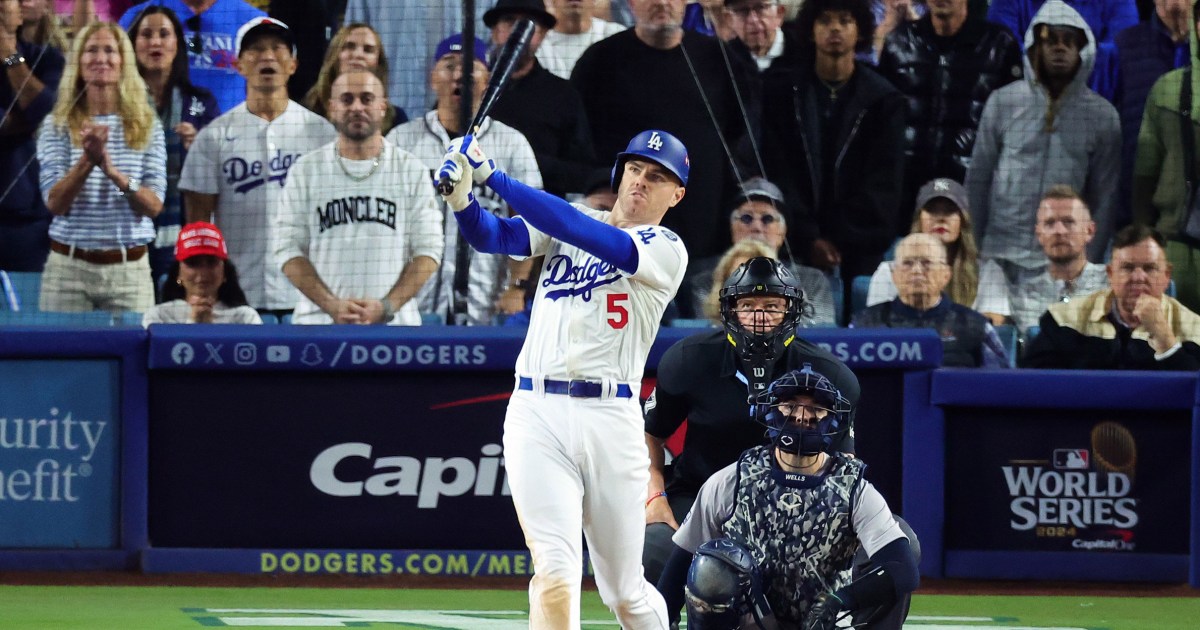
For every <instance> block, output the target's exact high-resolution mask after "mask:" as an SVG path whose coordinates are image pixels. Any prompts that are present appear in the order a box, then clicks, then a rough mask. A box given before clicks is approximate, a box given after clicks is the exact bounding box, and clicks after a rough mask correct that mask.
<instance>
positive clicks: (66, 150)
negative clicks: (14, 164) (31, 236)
mask: <svg viewBox="0 0 1200 630" xmlns="http://www.w3.org/2000/svg"><path fill="white" fill-rule="evenodd" d="M92 123H93V124H96V125H107V126H108V154H109V156H111V157H112V161H113V165H114V166H115V167H116V168H117V170H118V171H120V172H121V173H124V174H125V175H126V176H127V177H129V178H130V180H137V181H138V182H140V186H141V187H142V188H146V189H149V190H152V191H154V196H155V197H158V199H159V200H162V199H163V197H164V196H165V194H166V189H167V150H166V144H165V140H164V138H163V130H162V125H161V124H159V122H158V119H157V118H155V119H154V120H153V125H154V126H153V128H152V129H151V133H150V143H149V144H148V145H146V148H145V150H142V151H138V150H135V149H131V148H129V146H128V145H126V144H125V127H124V125H122V124H121V117H120V116H119V115H117V114H106V115H103V116H94V117H93V118H92ZM81 155H83V148H82V147H79V146H75V145H73V144H72V143H71V135H70V131H69V130H68V129H67V128H65V127H59V126H57V125H55V124H54V121H53V120H52V119H51V118H49V117H47V118H46V120H45V121H43V122H42V127H41V130H40V131H39V132H38V141H37V156H38V163H39V164H40V166H41V176H40V184H41V189H42V199H43V200H46V199H48V197H49V194H50V189H51V188H52V187H54V185H55V184H57V183H58V182H60V181H62V179H63V177H64V176H66V174H67V171H68V170H70V168H71V165H72V164H74V163H75V162H76V161H77V160H79V157H80V156H81ZM50 238H52V239H54V240H56V241H58V242H60V243H66V244H68V245H75V246H76V247H79V248H81V249H120V248H127V247H133V246H135V245H142V244H145V243H149V242H150V241H153V240H154V222H153V221H152V220H150V218H149V217H145V216H142V215H140V214H137V213H136V212H134V211H133V209H132V208H131V207H130V206H129V201H128V200H127V199H125V197H124V196H123V195H121V191H120V190H119V189H118V188H117V185H116V184H114V183H113V182H112V180H110V179H109V178H108V177H107V176H106V175H105V174H104V172H103V171H101V170H100V168H99V167H96V168H93V169H92V171H91V172H90V173H88V176H87V179H86V180H85V181H84V184H83V189H82V190H80V191H79V195H78V196H76V197H75V201H73V202H72V203H71V210H70V212H68V213H67V214H66V216H56V217H54V221H53V222H52V223H51V224H50Z"/></svg>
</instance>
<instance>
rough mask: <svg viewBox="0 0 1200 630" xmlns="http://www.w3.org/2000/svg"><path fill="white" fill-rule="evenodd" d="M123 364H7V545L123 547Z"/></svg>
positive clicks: (3, 487)
mask: <svg viewBox="0 0 1200 630" xmlns="http://www.w3.org/2000/svg"><path fill="white" fill-rule="evenodd" d="M119 375H120V365H119V363H118V362H117V361H106V360H75V359H72V360H45V361H42V360H39V361H25V360H20V361H17V360H2V361H0V383H3V386H2V388H3V389H2V391H3V393H2V394H0V548H9V549H19V548H28V549H111V548H115V547H117V546H118V544H119V542H120V541H119V535H118V534H119V527H118V524H119V518H120V513H119V509H118V496H119V492H118V488H119V483H120V479H119V474H118V471H119V465H118V462H117V457H118V452H119V451H118V445H119V444H120V436H119V434H118V433H119V422H118V417H119V416H118V414H119V407H118V401H119V395H118V392H119V387H120V377H119Z"/></svg>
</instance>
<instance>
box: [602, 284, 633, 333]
mask: <svg viewBox="0 0 1200 630" xmlns="http://www.w3.org/2000/svg"><path fill="white" fill-rule="evenodd" d="M607 297H608V325H609V326H612V327H613V328H616V329H617V330H620V329H622V328H624V327H625V326H626V325H627V324H629V294H628V293H609V294H608V296H607Z"/></svg>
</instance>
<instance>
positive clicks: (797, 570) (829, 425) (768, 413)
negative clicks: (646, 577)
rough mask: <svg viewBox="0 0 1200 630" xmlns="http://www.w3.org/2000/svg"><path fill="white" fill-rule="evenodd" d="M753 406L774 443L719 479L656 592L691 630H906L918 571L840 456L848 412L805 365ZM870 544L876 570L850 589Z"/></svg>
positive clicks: (855, 465) (887, 517)
mask: <svg viewBox="0 0 1200 630" xmlns="http://www.w3.org/2000/svg"><path fill="white" fill-rule="evenodd" d="M753 403H754V414H755V417H756V418H757V419H759V421H760V422H762V423H763V424H765V425H766V426H767V433H768V435H769V436H770V438H771V443H770V444H768V445H764V446H757V447H754V448H751V449H748V450H746V451H745V452H743V453H742V455H741V457H739V458H738V461H736V462H734V463H733V464H731V465H729V466H727V467H725V468H723V469H721V470H720V471H718V472H717V473H715V474H714V475H713V476H712V477H710V478H709V479H708V481H706V482H705V483H704V486H703V487H702V488H701V489H700V494H699V496H698V497H697V498H696V503H695V504H694V505H693V506H692V509H691V511H690V512H689V513H688V515H687V518H686V519H684V522H683V524H682V525H681V526H680V528H679V531H678V532H676V533H675V536H674V537H673V539H672V540H673V541H674V542H675V544H676V549H675V550H674V552H673V553H672V555H671V557H670V558H669V559H668V560H667V565H666V568H665V569H664V570H663V575H662V578H661V579H660V580H659V583H658V588H659V590H660V591H662V593H663V597H664V598H665V599H666V601H667V610H668V611H669V613H670V614H671V620H672V623H673V624H677V623H678V621H679V610H680V608H681V607H682V606H683V604H684V601H685V600H686V603H687V610H688V615H687V617H688V619H687V620H688V623H687V627H688V629H689V630H735V629H739V628H746V629H749V628H763V629H765V630H772V629H775V628H779V629H781V630H798V629H801V628H802V629H804V630H828V629H831V628H833V627H834V624H835V623H836V622H837V621H838V619H839V617H842V616H846V615H850V614H852V613H853V614H854V617H855V621H856V623H855V627H867V628H879V629H883V628H888V629H889V630H899V629H900V628H901V626H902V625H903V622H904V618H905V617H906V616H907V605H908V601H909V594H910V593H912V591H913V590H915V589H916V588H917V585H918V583H919V581H920V577H919V575H918V573H917V563H916V559H915V557H914V554H913V549H912V548H911V546H910V543H909V539H908V537H907V536H905V534H904V532H903V531H902V530H901V528H900V526H899V524H898V523H897V522H896V519H895V518H894V517H893V516H892V512H891V510H889V509H888V506H887V503H886V502H885V501H884V499H883V497H882V496H881V495H880V494H879V492H878V491H877V490H875V487H874V486H872V485H871V483H870V482H868V481H867V480H866V479H864V478H863V472H864V471H865V470H866V464H864V463H863V462H862V461H861V460H858V459H855V458H853V457H850V456H848V455H845V454H843V453H840V452H837V451H836V450H834V449H833V448H832V445H833V444H835V443H837V439H838V438H839V437H840V436H841V434H842V433H843V432H844V431H846V430H847V429H848V424H849V416H850V403H849V401H847V400H846V398H845V397H844V396H842V394H841V393H840V392H839V391H838V390H837V388H836V387H834V385H833V383H831V382H830V381H829V379H827V378H825V377H824V376H823V375H821V374H819V373H817V372H814V371H813V369H812V366H811V365H810V364H804V367H803V368H801V369H799V370H792V371H790V372H788V373H787V374H784V375H783V376H782V377H781V378H779V379H778V380H776V381H775V382H773V383H771V385H770V386H769V387H768V388H767V389H766V391H764V392H762V393H760V394H758V395H757V396H756V397H755V398H754V399H753ZM860 544H861V546H862V547H863V549H865V551H866V553H867V555H868V556H869V559H870V565H869V567H868V568H867V569H866V570H865V571H864V572H863V574H862V575H861V576H859V577H857V578H856V579H855V580H854V581H853V582H850V581H849V579H848V575H849V571H847V569H849V568H850V565H851V561H852V560H853V558H854V554H855V550H856V549H858V547H859V546H860ZM897 608H899V611H898V612H899V614H897V610H896V609H897Z"/></svg>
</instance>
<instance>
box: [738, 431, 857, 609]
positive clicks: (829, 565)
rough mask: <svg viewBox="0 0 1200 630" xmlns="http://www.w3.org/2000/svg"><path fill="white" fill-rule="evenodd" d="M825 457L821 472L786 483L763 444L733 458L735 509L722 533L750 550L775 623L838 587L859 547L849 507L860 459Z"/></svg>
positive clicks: (836, 456)
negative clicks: (826, 467)
mask: <svg viewBox="0 0 1200 630" xmlns="http://www.w3.org/2000/svg"><path fill="white" fill-rule="evenodd" d="M830 458H831V460H832V461H831V462H830V465H829V468H828V469H827V471H826V473H825V475H824V476H823V477H805V478H798V479H790V480H786V481H784V480H782V479H781V471H780V470H779V469H778V467H777V466H776V465H775V463H774V462H773V461H772V460H773V455H772V454H771V450H770V447H768V446H760V447H758V448H753V449H750V450H748V451H746V452H745V453H743V454H742V456H741V458H739V459H738V464H737V476H738V478H737V489H736V495H735V498H734V508H733V515H732V516H731V517H730V518H729V520H727V521H725V523H723V524H722V525H721V531H722V533H724V535H725V536H727V537H729V538H731V539H733V540H735V541H737V542H739V543H741V544H742V545H744V546H745V547H746V548H747V549H749V550H750V552H751V553H752V554H753V555H754V559H755V560H756V561H757V562H758V566H759V568H760V570H761V571H762V578H763V590H764V591H765V594H766V597H767V601H769V602H770V604H771V609H772V611H773V612H774V613H775V616H776V617H777V618H778V619H779V620H781V621H786V622H792V623H796V624H799V623H800V622H801V621H803V619H804V614H805V611H806V610H807V609H808V606H809V603H810V602H812V601H813V600H814V599H815V598H816V596H817V595H818V594H820V593H823V592H825V591H830V590H834V589H836V588H838V587H840V586H842V584H841V583H840V578H841V574H842V572H843V571H844V570H845V569H847V568H849V567H850V561H851V560H852V559H853V558H854V552H855V551H856V550H857V549H858V537H857V536H855V534H854V532H853V527H852V523H851V516H850V512H851V507H852V497H853V496H854V495H855V492H856V490H857V487H858V484H859V482H860V481H861V480H862V476H863V471H864V470H865V469H866V465H865V464H863V463H862V462H861V461H860V460H857V459H853V458H850V457H847V456H846V455H845V454H843V453H832V454H830Z"/></svg>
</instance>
